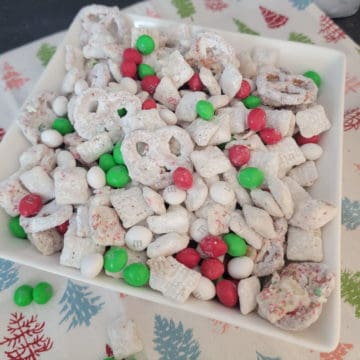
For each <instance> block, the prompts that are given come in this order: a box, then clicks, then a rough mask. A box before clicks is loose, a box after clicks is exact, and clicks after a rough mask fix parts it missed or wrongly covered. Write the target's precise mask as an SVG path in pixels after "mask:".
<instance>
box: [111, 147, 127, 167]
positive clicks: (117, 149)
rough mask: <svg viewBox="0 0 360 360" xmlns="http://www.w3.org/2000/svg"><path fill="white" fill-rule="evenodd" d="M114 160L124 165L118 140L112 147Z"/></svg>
mask: <svg viewBox="0 0 360 360" xmlns="http://www.w3.org/2000/svg"><path fill="white" fill-rule="evenodd" d="M113 158H114V161H115V162H116V163H117V164H119V165H125V162H124V159H123V156H122V153H121V142H118V143H117V144H116V145H115V146H114V149H113Z"/></svg>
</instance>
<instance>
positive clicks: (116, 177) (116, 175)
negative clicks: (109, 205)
mask: <svg viewBox="0 0 360 360" xmlns="http://www.w3.org/2000/svg"><path fill="white" fill-rule="evenodd" d="M130 181H131V179H130V176H129V172H128V169H127V167H126V166H125V165H117V166H114V167H113V168H111V169H110V170H109V171H108V172H107V173H106V183H107V184H108V185H109V186H112V187H113V188H123V187H124V186H125V185H127V184H128V183H129V182H130Z"/></svg>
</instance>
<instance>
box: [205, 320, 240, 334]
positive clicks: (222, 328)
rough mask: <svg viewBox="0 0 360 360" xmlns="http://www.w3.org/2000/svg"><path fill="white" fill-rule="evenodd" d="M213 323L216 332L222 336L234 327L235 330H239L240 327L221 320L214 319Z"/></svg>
mask: <svg viewBox="0 0 360 360" xmlns="http://www.w3.org/2000/svg"><path fill="white" fill-rule="evenodd" d="M211 322H212V324H213V327H214V329H215V331H216V332H217V333H219V334H220V335H222V334H225V333H226V332H227V331H228V330H229V329H230V328H231V327H233V328H234V329H239V327H238V326H234V325H231V324H228V323H226V322H223V321H220V320H215V319H213V320H211Z"/></svg>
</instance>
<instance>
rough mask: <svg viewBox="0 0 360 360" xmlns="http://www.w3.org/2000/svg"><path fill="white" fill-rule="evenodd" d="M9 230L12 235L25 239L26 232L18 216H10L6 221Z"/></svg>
mask: <svg viewBox="0 0 360 360" xmlns="http://www.w3.org/2000/svg"><path fill="white" fill-rule="evenodd" d="M8 227H9V231H10V233H11V234H12V235H14V236H15V237H17V238H19V239H27V234H26V232H25V231H24V229H23V228H22V226H21V225H20V216H14V217H12V218H10V220H9V223H8Z"/></svg>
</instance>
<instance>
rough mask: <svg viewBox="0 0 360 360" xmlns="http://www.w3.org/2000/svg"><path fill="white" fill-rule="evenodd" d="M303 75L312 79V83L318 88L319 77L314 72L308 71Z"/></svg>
mask: <svg viewBox="0 0 360 360" xmlns="http://www.w3.org/2000/svg"><path fill="white" fill-rule="evenodd" d="M303 75H304V76H305V77H307V78H309V79H312V80H313V81H314V83H315V84H316V86H317V87H320V84H321V77H320V75H319V74H318V73H317V72H316V71H314V70H309V71H307V72H305V73H304V74H303Z"/></svg>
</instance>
